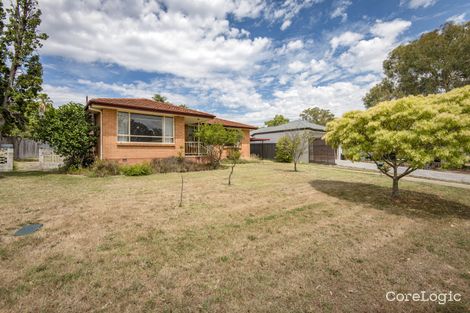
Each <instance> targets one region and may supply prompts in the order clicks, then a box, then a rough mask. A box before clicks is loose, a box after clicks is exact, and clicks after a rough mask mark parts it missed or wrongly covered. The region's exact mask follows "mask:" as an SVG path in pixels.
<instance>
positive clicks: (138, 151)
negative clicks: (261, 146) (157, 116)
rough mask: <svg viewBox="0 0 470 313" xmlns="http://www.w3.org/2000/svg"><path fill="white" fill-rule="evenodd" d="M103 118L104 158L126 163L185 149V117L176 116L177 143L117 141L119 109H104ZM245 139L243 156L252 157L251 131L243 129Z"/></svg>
mask: <svg viewBox="0 0 470 313" xmlns="http://www.w3.org/2000/svg"><path fill="white" fill-rule="evenodd" d="M102 114H103V117H102V118H103V120H102V130H101V132H102V140H103V144H102V147H100V148H99V149H97V151H99V150H100V149H102V151H103V152H102V153H103V159H105V160H116V161H119V162H125V163H139V162H144V161H150V160H152V159H160V158H168V157H171V156H177V155H178V152H179V151H180V149H181V148H182V149H183V151H184V143H185V133H184V132H185V127H184V117H181V116H175V117H174V123H175V143H173V144H163V143H138V142H126V143H118V142H117V110H113V109H103V110H102ZM242 131H243V139H242V141H241V157H242V158H244V159H247V158H249V157H250V131H249V130H248V129H243V130H242Z"/></svg>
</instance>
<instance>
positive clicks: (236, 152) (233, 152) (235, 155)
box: [227, 148, 241, 186]
mask: <svg viewBox="0 0 470 313" xmlns="http://www.w3.org/2000/svg"><path fill="white" fill-rule="evenodd" d="M240 157H241V153H240V149H238V148H232V149H230V150H229V153H228V156H227V159H228V160H229V161H230V162H231V163H232V167H231V169H230V175H229V176H228V184H229V186H230V185H231V184H232V175H233V170H234V168H235V165H237V163H238V162H239V161H240Z"/></svg>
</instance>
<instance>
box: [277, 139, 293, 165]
mask: <svg viewBox="0 0 470 313" xmlns="http://www.w3.org/2000/svg"><path fill="white" fill-rule="evenodd" d="M274 159H275V160H276V161H277V162H284V163H290V162H292V142H291V140H290V138H289V137H288V136H282V137H281V138H279V139H278V141H277V143H276V155H275V156H274Z"/></svg>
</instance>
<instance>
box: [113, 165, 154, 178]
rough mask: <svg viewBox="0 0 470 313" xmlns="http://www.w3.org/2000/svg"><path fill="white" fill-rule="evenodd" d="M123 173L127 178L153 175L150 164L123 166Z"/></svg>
mask: <svg viewBox="0 0 470 313" xmlns="http://www.w3.org/2000/svg"><path fill="white" fill-rule="evenodd" d="M121 173H122V174H123V175H126V176H144V175H150V174H152V173H153V169H152V166H151V165H150V164H149V163H139V164H132V165H123V166H121Z"/></svg>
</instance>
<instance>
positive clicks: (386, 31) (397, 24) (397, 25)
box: [370, 19, 411, 40]
mask: <svg viewBox="0 0 470 313" xmlns="http://www.w3.org/2000/svg"><path fill="white" fill-rule="evenodd" d="M410 26H411V22H410V21H405V20H402V19H395V20H393V21H390V22H381V21H377V23H376V24H375V25H374V26H373V27H372V29H371V31H370V32H371V33H372V34H374V35H376V36H379V37H383V38H386V39H388V40H395V38H396V37H397V36H398V35H400V34H401V33H403V32H404V31H405V30H407V29H408V28H409V27H410Z"/></svg>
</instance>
